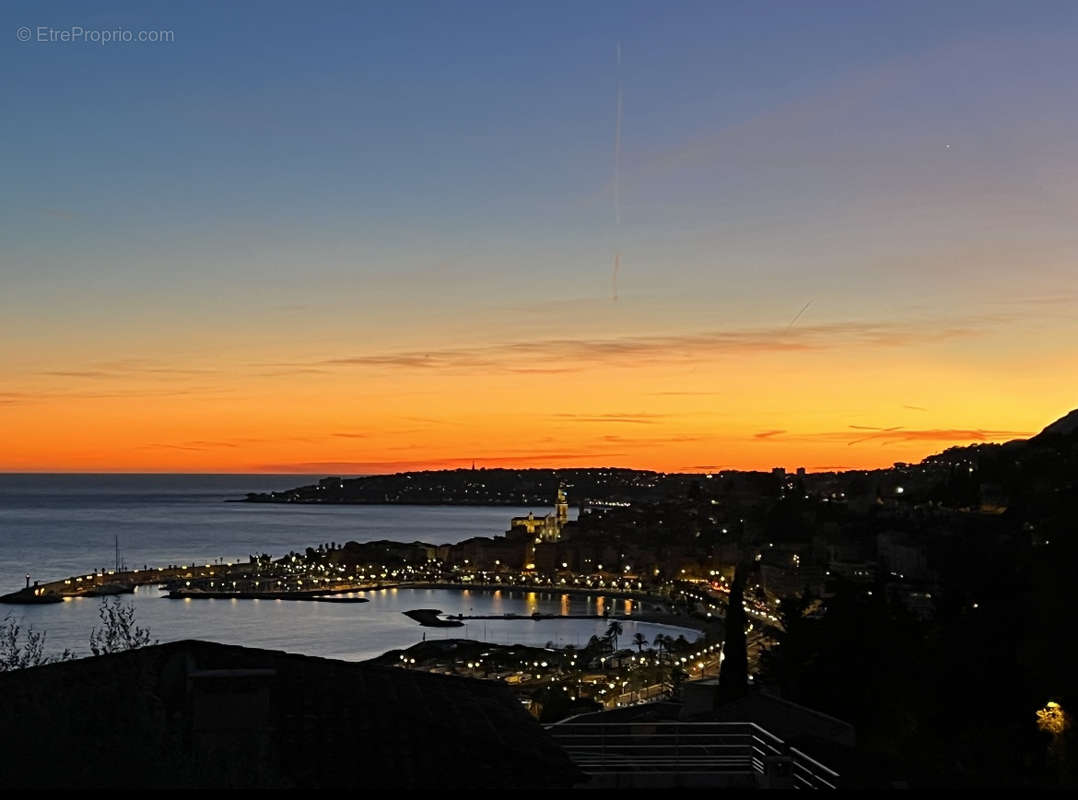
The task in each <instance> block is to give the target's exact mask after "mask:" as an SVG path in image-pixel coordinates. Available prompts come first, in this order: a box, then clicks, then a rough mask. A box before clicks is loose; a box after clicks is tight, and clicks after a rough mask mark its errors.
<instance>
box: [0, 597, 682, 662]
mask: <svg viewBox="0 0 1078 800" xmlns="http://www.w3.org/2000/svg"><path fill="white" fill-rule="evenodd" d="M356 594H357V595H362V596H365V597H367V598H368V599H369V601H370V602H368V603H316V602H297V601H285V600H237V599H228V600H223V599H222V600H190V599H187V600H183V601H178V600H169V599H168V598H167V597H165V596H164V594H163V593H161V592H159V591H157V589H156V587H140V589H139V590H138V591H137V592H136V593H135V594H134V595H126V596H124V597H123V601H124V602H129V603H133V604H134V606H135V615H136V619H137V623H138V624H139V625H140V626H142V627H148V628H149V629H150V631H151V633H152V634H153V636H154V637H156V638H158V639H160V640H161V641H175V640H178V639H209V640H212V641H219V642H226V643H229V644H240V645H245V646H248V647H261V648H266V649H271V650H288V651H291V652H298V653H306V654H308V655H317V656H325V657H328V658H342V659H347V660H363V659H367V658H373V657H375V656H378V655H380V654H382V653H384V652H386V651H387V650H393V649H397V648H403V647H409V646H411V645H413V644H415V643H416V642H419V641H421V640H422V639H423V638H424V637H425V638H428V639H430V638H436V639H449V638H462V639H478V640H482V641H489V642H498V643H502V644H516V643H520V644H529V645H536V646H543V645H546V644H547V643H548V642H553V643H554V645H555V646H558V647H561V646H564V645H567V644H571V645H573V646H576V647H583V646H584V645H586V644H587V642H588V639H589V638H590V637H591V636H592V635H600V636H601V635H602V634H603V633H604V632H605V631H606V628H607V625H608V624H609V623H608V622H607V621H604V620H601V619H596V620H591V619H557V620H538V621H537V620H531V619H516V620H500V619H490V620H470V621H469V620H465V621H464V622H465V624H464V625H463V626H462V627H459V628H422V627H420V626H419V625H418V624H417V623H415V622H414V621H412V620H411V619H410V618H408V617H406V616H404V614H403V613H402V612H404V611H408V610H411V609H416V608H437V609H440V610H441V611H443V612H445V613H446V614H464V615H466V616H469V615H503V614H506V613H513V614H522V615H529V614H532V613H534V612H535V611H539V612H541V613H555V614H559V613H560V614H595V613H599V614H601V613H602V611H601V609H602V608H604V607H605V605H606V602H605V598H602V597H590V596H581V595H567V594H556V593H550V594H548V593H545V592H526V593H523V592H513V591H508V590H498V591H486V590H476V589H468V590H452V589H403V588H402V589H381V590H378V591H372V592H357V593H356ZM100 603H101V601H100V600H98V599H95V598H89V597H87V598H76V599H70V600H68V601H66V602H64V603H58V604H55V605H45V606H13V607H11V608H12V611H13V614H14V616H16V617H17V618H18V619H20V621H21V622H22V624H24V625H33V627H34V628H35V629H36V630H43V631H46V632H47V634H48V638H47V644H46V649H47V650H48V651H49V652H58V651H60V650H62V649H64V648H65V647H70V648H72V649H73V650H76V651H78V652H81V653H83V654H85V653H86V652H87V650H88V647H87V640H88V636H89V632H90V629H91V628H92V627H93V626H94V625H95V624H97V623H98V618H97V611H98V608H99V606H100ZM618 605H622V604H621V603H618ZM634 605H636V604H634V603H633V601H625V605H624V608H626V609H629V610H632V608H633V606H634ZM645 610H646V609H645ZM622 627H623V630H624V632H623V635H622V641H629V640H631V639H632V637H633V635H634V634H635V633H637V632H641V633H643V634H644V635H645V636H646V637H647V639H648V641H652V640H653V639H654V637H655V634H656V633H658V632H660V631H662V632H664V633H667V634H672V635H675V636H676V635H678V634H684V635H685V637H686V638H688V639H690V640H691V639H694V638H695V637H696V636H697V635H698V634H697V633H696V632H695V631H692V630H687V629H680V628H670V627H668V626H660V625H654V624H650V623H637V622H632V621H625V622H623V623H622Z"/></svg>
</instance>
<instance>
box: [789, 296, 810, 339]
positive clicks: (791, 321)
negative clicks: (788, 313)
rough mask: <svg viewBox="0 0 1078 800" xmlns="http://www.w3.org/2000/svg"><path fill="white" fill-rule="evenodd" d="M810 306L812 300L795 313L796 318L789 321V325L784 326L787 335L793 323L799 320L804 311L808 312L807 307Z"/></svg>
mask: <svg viewBox="0 0 1078 800" xmlns="http://www.w3.org/2000/svg"><path fill="white" fill-rule="evenodd" d="M815 299H816V298H813V300H815ZM811 305H812V300H809V301H808V302H807V303H805V305H803V306H801V310H800V311H798V312H797V316H795V317H794V318H793V319H792V320H790V324H789V325H787V326H786V332H787V333H789V332H790V329H791V328H792V327H793V326H794V323H795V322H797V321H798V320H799V319H801V315H802V314H804V313H805V312H806V311H808V307H809V306H811Z"/></svg>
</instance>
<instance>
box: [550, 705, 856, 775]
mask: <svg viewBox="0 0 1078 800" xmlns="http://www.w3.org/2000/svg"><path fill="white" fill-rule="evenodd" d="M547 732H548V733H549V734H550V735H551V736H552V737H553V738H554V740H555V741H556V742H557V743H558V744H559V745H560V746H561V748H562V749H563V750H565V752H566V753H567V754H568V755H569V758H570V759H572V761H573V763H574V764H576V765H577V766H578V767H579V768H580V769H581V770H583V771H584V772H586V773H588V774H590V775H617V774H635V775H640V774H645V773H646V774H651V775H663V774H667V775H716V776H718V775H727V776H734V775H742V776H751V777H753V778H755V777H756V776H765V775H772V774H773V771H774V770H775V769H776V768H778V769H782V768H783V766H784V767H785V769H786V770H787V771H788V773H789V778H790V780H789V782H790V783H791V784H792V785H793V787H795V788H814V789H824V788H831V789H834V788H836V787H837V785H838V778H839V776H838V773H837V772H835V771H834V770H832V769H830V768H829V767H826V766H824V765H823V764H821V763H820V762H818V761H816V760H815V759H813V758H810V757H809V756H807V755H806V754H805V753H803V752H801V751H800V750H797V749H795V748H792V747H788V746H787V745H786V743H785V742H783V741H782V740H781V739H779V738H778V737H777V736H775V735H774V734H772V733H770V732H769V731H767V730H765V729H763V728H761V727H760V726H759V725H756V724H755V723H751V722H624V723H618V722H571V721H570V722H561V723H555V724H553V725H549V726H547Z"/></svg>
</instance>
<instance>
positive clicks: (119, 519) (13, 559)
mask: <svg viewBox="0 0 1078 800" xmlns="http://www.w3.org/2000/svg"><path fill="white" fill-rule="evenodd" d="M313 480H315V478H313V477H312V476H302V475H301V476H265V475H261V476H251V475H0V592H7V591H11V590H14V589H17V588H19V587H21V586H23V585H24V578H23V576H24V575H25V573H27V572H29V573H31V574H32V576H33V577H34V578H35V579H40V580H53V579H56V578H62V577H66V576H69V575H73V574H77V573H80V572H90V571H92V570H93V569H94V568H101V567H106V568H109V569H111V568H112V567H113V566H114V563H115V541H116V537H119V543H120V551H121V557H122V558H123V559H124V560H125V561H126V562H127V564H128V565H129V566H138V567H141V566H142V565H144V564H145V565H149V566H157V565H162V564H169V563H191V562H200V563H206V562H208V561H211V560H213V559H215V558H224V559H226V560H235V559H237V558H239V559H243V560H246V558H247V556H248V555H249V554H251V553H256V552H266V553H270V554H271V555H272V556H274V557H276V556H280V555H282V554H284V553H287V552H289V551H291V550H303V549H304V548H305V547H308V546H314V545H317V544H319V543H321V542H331V541H334V542H346V541H349V540H354V541H358V542H365V541H374V540H378V539H395V540H398V541H417V540H418V541H423V542H429V543H432V544H445V543H453V542H459V541H462V540H464V539H467V538H469V537H472V536H493V535H497V534H500V533H503V532H504V531H505V529H506V528H507V527H508V524H509V518H510V517H511V516H516V515H519V514H524V513H527V511H529V510H533V511H536V512H537V513H540V512H541V513H546V512H547V511H548V510H549V509H545V508H534V509H528V508H514V507H509V506H499V507H460V506H455V507H454V506H325V507H320V506H303V505H301V506H292V505H260V504H246V503H229V502H226V501H227V500H229V499H235V498H237V497H242V496H243V495H244V494H245V493H247V492H262V491H273V490H280V489H286V488H290V487H292V486H297V485H300V484H305V483H311V482H312V481H313ZM364 596H366V597H368V598H369V600H370V602H369V603H355V604H342V603H310V602H287V601H268V600H200V601H178V600H168V599H167V598H165V597H163V594H162V593H161V592H159V591H158V590H157V589H156V587H141V588H140V589H139V591H138V592H136V593H135V594H134V595H130V596H126V597H125V598H124V601H125V602H129V603H133V604H134V605H135V609H136V618H137V620H138V623H139V624H140V625H142V626H144V627H149V628H150V630H151V632H152V634H153V635H154V636H155V637H156V638H158V639H160V640H161V641H173V640H177V639H189V638H197V639H210V640H213V641H220V642H228V643H233V644H241V645H247V646H251V647H265V648H271V649H279V650H290V651H293V652H300V653H307V654H310V655H320V656H327V657H331V658H344V659H349V660H361V659H366V658H372V657H374V656H377V655H379V654H381V653H383V652H385V651H386V650H391V649H394V648H399V647H408V646H410V645H412V644H414V643H415V642H417V641H420V640H421V639H422V637H423V635H424V634H425V635H426V636H427V637H438V638H442V637H462V638H463V637H466V638H472V639H485V640H487V641H491V642H500V643H504V644H513V643H517V642H519V643H523V644H534V645H543V644H546V643H547V642H554V643H556V644H559V645H563V644H581V645H582V644H584V643H586V642H587V640H588V638H589V637H590V636H591V635H592V634H595V633H601V632H602V631H603V630H604V629H605V625H604V624H603V623H602V622H601V621H591V620H551V621H540V622H536V621H532V620H516V621H501V620H476V621H474V622H472V623H469V624H468V625H467V626H466V627H464V628H451V629H433V628H432V629H425V628H420V627H419V626H418V625H417V624H416V623H414V622H413V621H412V620H410V619H409V618H407V617H405V616H404V615H403V614H402V613H401V612H402V611H407V610H409V609H414V608H439V609H441V610H443V611H445V612H446V613H454V614H456V613H462V614H505V613H517V614H530V613H532V612H533V611H537V610H538V611H543V612H560V613H573V614H578V613H601V612H602V610H603V608H604V603H605V604H611V603H613V606H612V607H613V608H615V609H616V610H617V611H618V612H622V613H624V612H628V611H630V610H631V608H632V606H631V604H627V603H626V601H610V600H604V599H602V598H590V597H573V598H571V599H570V598H569V597H568V596H567V595H558V594H547V593H521V592H478V591H474V590H473V591H451V590H441V589H438V590H435V589H430V590H425V589H423V590H421V589H387V590H381V591H378V592H369V593H365V594H364ZM100 602H101V601H100V600H97V599H94V598H80V599H76V600H70V601H68V602H65V603H62V604H55V605H47V606H5V607H3V608H0V614H3V613H10V614H11V615H13V616H14V617H15V618H16V619H18V620H20V621H21V622H22V623H23V624H25V625H33V627H34V628H35V629H37V630H44V631H46V632H47V634H48V639H47V649H49V650H61V649H63V648H64V647H70V648H72V649H74V650H77V651H80V652H86V651H87V650H88V647H87V639H88V636H89V632H90V629H91V628H92V627H93V626H94V625H95V624H96V623H97V622H98V618H97V610H98V607H99V605H100ZM624 629H625V633H624V638H625V641H628V640H629V639H631V638H632V636H633V634H635V633H637V632H638V631H640V632H643V633H644V634H645V635H646V636H647V637H648V639H649V641H650V640H651V639H653V638H654V636H655V634H656V633H658V632H660V631H663V632H666V633H674V634H677V633H685V635H686V636H687V637H688V638H690V639H691V638H693V637H694V636H695V635H696V634H695V632H692V631H682V630H680V629H670V628H666V627H662V626H657V625H650V624H646V623H632V622H627V623H625V624H624Z"/></svg>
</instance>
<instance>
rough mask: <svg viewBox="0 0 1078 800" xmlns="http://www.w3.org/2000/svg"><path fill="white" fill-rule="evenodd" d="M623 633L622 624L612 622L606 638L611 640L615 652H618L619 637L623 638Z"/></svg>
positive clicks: (615, 621)
mask: <svg viewBox="0 0 1078 800" xmlns="http://www.w3.org/2000/svg"><path fill="white" fill-rule="evenodd" d="M622 633H624V630H623V629H622V627H621V623H620V622H618V621H617V620H614V621H613V622H611V623H610V626H609V627H608V628H607V629H606V638H607V639H609V640H610V642H611V644H612V646H613V648H614V651H615V652H617V649H618V637H619V636H621V634H622Z"/></svg>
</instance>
